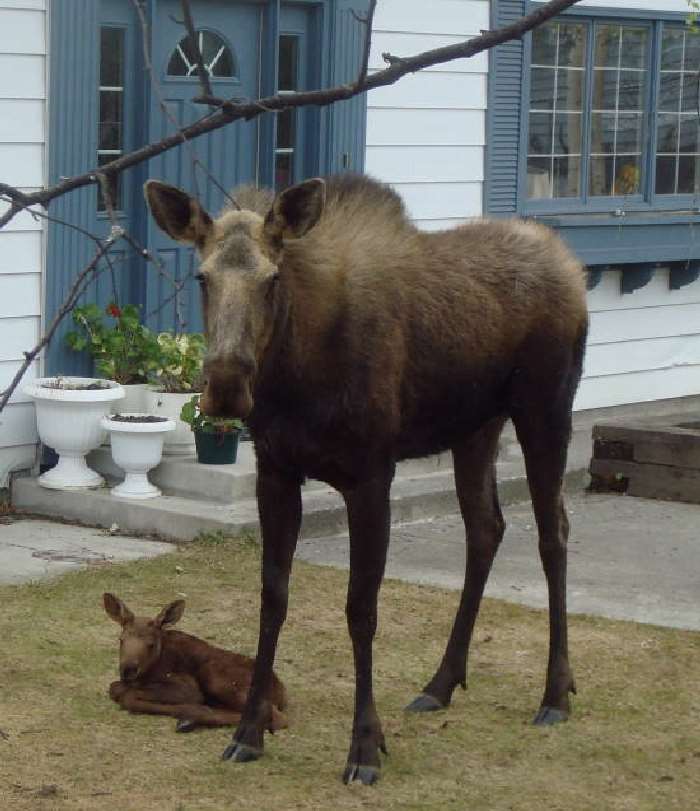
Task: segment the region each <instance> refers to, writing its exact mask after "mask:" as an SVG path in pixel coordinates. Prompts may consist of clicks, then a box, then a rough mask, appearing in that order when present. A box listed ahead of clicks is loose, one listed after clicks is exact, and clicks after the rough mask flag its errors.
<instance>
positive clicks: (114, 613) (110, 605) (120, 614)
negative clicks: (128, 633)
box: [102, 592, 134, 625]
mask: <svg viewBox="0 0 700 811" xmlns="http://www.w3.org/2000/svg"><path fill="white" fill-rule="evenodd" d="M102 602H103V604H104V607H105V611H106V612H107V616H109V617H110V618H111V619H113V620H114V621H115V622H118V623H119V624H120V625H128V624H129V623H130V622H133V621H134V615H133V613H132V612H131V611H130V610H129V609H128V608H127V607H126V605H124V603H123V602H122V601H121V600H120V599H119V597H115V596H114V594H110V593H109V592H106V593H105V594H103V595H102Z"/></svg>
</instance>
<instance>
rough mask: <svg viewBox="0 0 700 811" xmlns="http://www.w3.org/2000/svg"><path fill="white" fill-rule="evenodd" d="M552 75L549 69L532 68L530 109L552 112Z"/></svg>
mask: <svg viewBox="0 0 700 811" xmlns="http://www.w3.org/2000/svg"><path fill="white" fill-rule="evenodd" d="M554 75H555V71H554V70H551V69H550V68H533V69H532V71H531V76H530V108H531V109H533V110H552V109H553V108H554Z"/></svg>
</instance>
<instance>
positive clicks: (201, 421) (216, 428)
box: [180, 394, 243, 434]
mask: <svg viewBox="0 0 700 811" xmlns="http://www.w3.org/2000/svg"><path fill="white" fill-rule="evenodd" d="M180 419H181V420H182V421H183V422H186V423H187V424H188V425H189V426H190V428H191V429H192V430H193V431H202V432H204V433H206V434H230V433H233V432H234V431H240V430H242V428H243V423H242V422H241V420H238V419H225V418H223V417H207V416H206V415H205V414H202V412H201V409H200V408H199V394H195V395H193V396H192V397H191V398H190V399H189V400H188V401H187V402H186V403H185V404H184V405H183V406H182V409H181V410H180Z"/></svg>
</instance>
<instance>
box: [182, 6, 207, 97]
mask: <svg viewBox="0 0 700 811" xmlns="http://www.w3.org/2000/svg"><path fill="white" fill-rule="evenodd" d="M180 5H181V6H182V16H183V17H184V25H185V28H186V29H187V33H188V34H189V37H190V43H191V44H192V51H193V52H194V64H195V67H196V68H197V76H198V77H199V84H200V85H201V87H202V95H204V96H213V95H214V94H213V93H212V92H211V84H210V83H209V73H208V71H207V69H206V67H205V66H204V59H203V57H202V52H201V50H200V49H199V42H198V41H197V31H196V29H195V27H194V22H193V20H192V9H191V8H190V0H180Z"/></svg>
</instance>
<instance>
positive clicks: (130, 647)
mask: <svg viewBox="0 0 700 811" xmlns="http://www.w3.org/2000/svg"><path fill="white" fill-rule="evenodd" d="M102 601H103V603H104V608H105V611H106V612H107V615H108V616H109V617H110V618H111V619H113V620H114V621H115V622H117V623H119V625H121V627H122V632H121V636H120V638H119V677H120V678H121V680H122V681H123V682H134V681H138V680H139V679H140V678H142V677H144V676H145V675H146V674H147V673H148V672H149V671H150V670H151V668H153V666H154V665H155V664H156V663H157V662H158V660H159V659H160V655H161V651H162V649H163V629H164V628H165V627H166V626H168V625H175V623H176V622H179V621H180V619H181V618H182V615H183V613H184V611H185V601H184V600H175V601H174V602H172V603H170V604H169V605H166V606H165V608H164V609H163V610H162V611H161V612H160V613H159V614H158V615H157V616H156V617H154V618H153V619H149V618H147V617H136V616H135V615H134V613H133V612H132V611H131V610H130V609H129V608H127V606H126V605H125V603H124V602H122V600H120V599H119V597H115V595H114V594H109V593H106V594H103V595H102Z"/></svg>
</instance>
